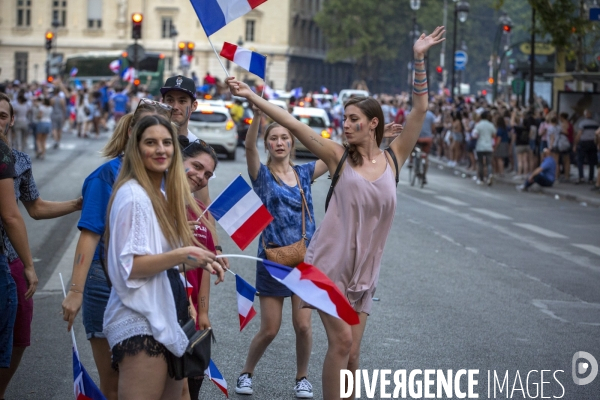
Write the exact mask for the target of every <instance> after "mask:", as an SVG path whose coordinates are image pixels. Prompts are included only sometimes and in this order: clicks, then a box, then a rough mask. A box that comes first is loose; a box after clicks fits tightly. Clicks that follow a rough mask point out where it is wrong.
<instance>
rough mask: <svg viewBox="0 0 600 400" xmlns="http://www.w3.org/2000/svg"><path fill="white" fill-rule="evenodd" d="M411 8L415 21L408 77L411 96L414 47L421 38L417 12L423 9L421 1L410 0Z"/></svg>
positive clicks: (413, 21)
mask: <svg viewBox="0 0 600 400" xmlns="http://www.w3.org/2000/svg"><path fill="white" fill-rule="evenodd" d="M410 8H411V9H412V10H413V11H414V12H413V20H412V30H411V31H410V70H409V76H408V84H409V85H410V91H409V94H410V93H412V90H413V83H414V82H413V72H414V70H415V52H414V50H413V46H414V45H415V41H416V40H417V39H418V37H419V29H418V27H417V10H419V8H421V0H410Z"/></svg>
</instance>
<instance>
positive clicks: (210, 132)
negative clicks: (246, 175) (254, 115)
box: [188, 103, 238, 160]
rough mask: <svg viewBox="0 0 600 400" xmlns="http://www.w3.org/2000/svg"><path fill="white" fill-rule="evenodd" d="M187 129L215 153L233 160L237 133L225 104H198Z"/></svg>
mask: <svg viewBox="0 0 600 400" xmlns="http://www.w3.org/2000/svg"><path fill="white" fill-rule="evenodd" d="M188 129H189V130H190V132H192V133H193V134H194V135H195V136H196V137H198V138H199V139H202V140H204V141H205V142H206V143H208V144H209V145H210V146H211V147H212V148H213V149H215V152H216V153H217V154H224V155H225V156H227V159H228V160H235V151H236V147H237V141H238V134H237V131H236V129H235V123H234V122H233V120H232V119H231V116H230V115H229V110H228V109H227V108H226V107H225V106H223V105H213V104H208V103H200V104H198V108H197V109H196V111H194V112H193V113H192V115H191V117H190V122H189V123H188Z"/></svg>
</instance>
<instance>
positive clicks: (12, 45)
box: [0, 0, 352, 91]
mask: <svg viewBox="0 0 600 400" xmlns="http://www.w3.org/2000/svg"><path fill="white" fill-rule="evenodd" d="M321 5H322V0H271V1H267V2H265V3H263V4H262V5H261V6H259V7H258V8H256V9H255V10H253V11H251V12H250V13H248V14H246V15H244V16H243V17H241V18H238V19H237V20H235V21H233V22H231V23H230V24H229V25H227V26H226V27H225V28H223V29H222V30H220V31H219V32H217V33H215V34H214V35H212V36H211V40H212V43H213V44H214V46H215V48H216V49H217V52H218V51H220V49H221V46H222V45H223V42H225V41H228V42H232V43H237V44H238V45H242V46H243V47H246V48H249V49H252V50H254V51H257V52H259V53H261V54H264V55H266V56H267V71H266V73H267V77H266V79H267V81H268V83H269V84H270V86H272V87H273V88H274V89H283V90H289V89H291V88H294V87H299V86H301V87H303V88H304V90H305V91H308V90H317V89H320V88H321V87H322V86H325V87H328V88H329V89H330V90H339V89H342V88H344V87H348V85H349V84H350V83H351V82H352V79H351V78H352V76H351V75H352V66H351V64H349V63H336V64H328V63H326V62H325V52H326V47H325V41H324V38H323V37H322V35H321V33H320V30H319V29H318V27H317V26H316V24H315V23H314V21H313V17H314V15H315V14H316V12H317V11H318V10H319V9H320V7H321ZM0 7H1V10H0V15H1V17H0V68H1V73H0V80H2V81H4V80H14V79H18V80H19V81H24V82H31V81H38V82H39V81H43V80H45V79H46V69H45V68H46V67H45V65H46V60H47V57H48V56H49V54H48V52H47V51H46V49H45V47H44V46H45V43H46V39H45V34H46V32H48V31H52V32H54V44H55V47H54V48H53V50H52V51H53V53H56V54H59V55H62V56H68V55H71V54H77V53H85V52H89V51H105V50H125V49H126V48H127V47H128V46H129V45H131V44H132V43H133V39H131V27H132V22H131V16H132V14H133V13H142V15H143V21H142V38H141V39H140V40H139V41H138V43H139V44H140V45H142V46H143V47H144V49H145V50H146V51H150V52H160V53H163V54H164V56H165V60H166V66H167V68H166V70H167V71H173V73H181V69H180V68H179V67H180V62H179V57H178V50H177V44H178V42H180V41H183V42H193V43H194V44H195V51H194V57H193V59H192V62H191V65H190V68H189V71H188V73H191V72H192V71H194V72H195V73H196V74H197V75H198V76H199V77H202V76H204V75H205V73H206V72H210V73H211V74H212V75H215V76H217V77H218V78H220V79H221V80H223V79H225V78H226V75H225V72H224V70H223V68H222V67H221V65H220V63H219V60H218V59H217V57H216V56H215V54H214V52H213V50H212V47H211V46H210V43H209V41H208V38H207V37H206V35H205V33H204V30H203V29H202V27H201V26H200V23H199V21H198V18H197V16H196V14H195V12H194V9H193V8H192V6H191V4H190V1H189V0H44V1H39V0H4V1H2V3H1V6H0ZM172 28H174V30H176V31H177V36H174V37H173V35H172V33H173V29H172ZM222 61H223V63H224V66H225V68H226V69H228V71H229V73H230V74H232V75H236V76H238V78H242V79H244V80H246V81H249V82H256V83H260V82H259V81H258V78H256V77H255V76H253V75H251V74H250V73H248V72H245V71H242V70H241V69H239V68H238V67H236V66H235V65H233V64H232V63H226V61H225V60H223V59H222Z"/></svg>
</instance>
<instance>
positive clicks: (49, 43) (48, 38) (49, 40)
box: [46, 31, 54, 51]
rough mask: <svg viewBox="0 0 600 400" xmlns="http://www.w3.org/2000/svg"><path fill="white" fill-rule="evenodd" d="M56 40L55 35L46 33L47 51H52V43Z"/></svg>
mask: <svg viewBox="0 0 600 400" xmlns="http://www.w3.org/2000/svg"><path fill="white" fill-rule="evenodd" d="M53 40H54V33H52V32H50V31H48V32H46V50H48V51H50V50H52V41H53Z"/></svg>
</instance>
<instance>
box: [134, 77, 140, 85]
mask: <svg viewBox="0 0 600 400" xmlns="http://www.w3.org/2000/svg"><path fill="white" fill-rule="evenodd" d="M133 85H134V86H136V87H137V86H140V80H139V79H138V78H135V79H134V80H133Z"/></svg>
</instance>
